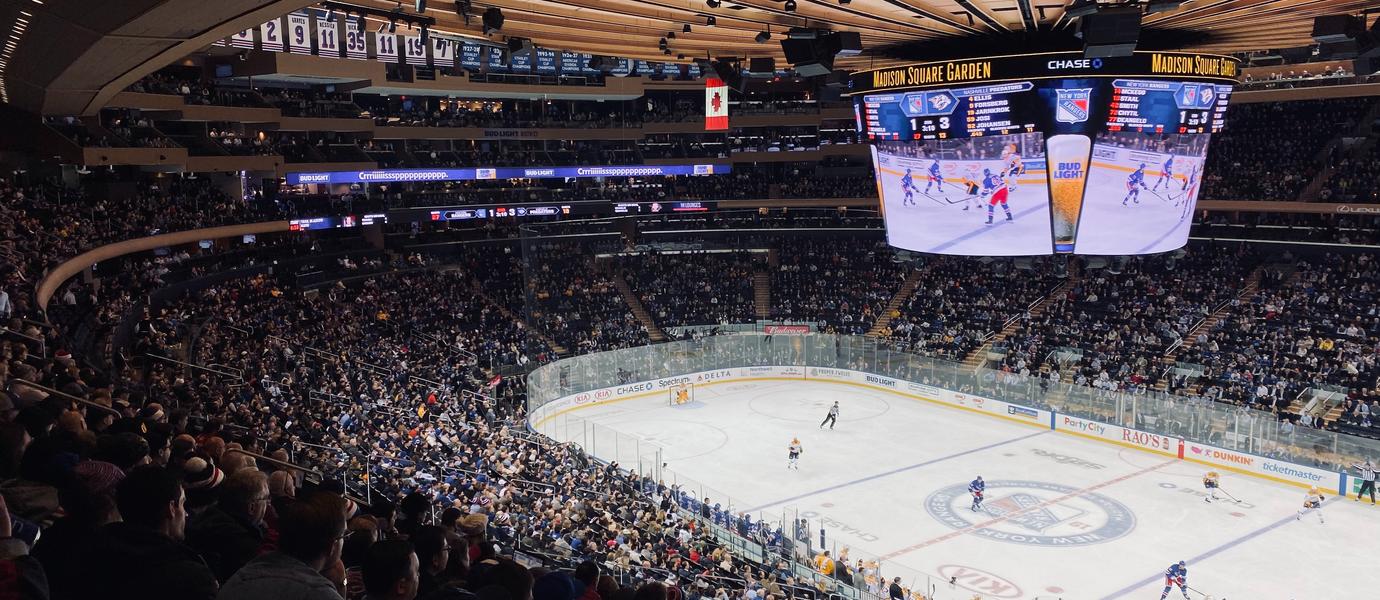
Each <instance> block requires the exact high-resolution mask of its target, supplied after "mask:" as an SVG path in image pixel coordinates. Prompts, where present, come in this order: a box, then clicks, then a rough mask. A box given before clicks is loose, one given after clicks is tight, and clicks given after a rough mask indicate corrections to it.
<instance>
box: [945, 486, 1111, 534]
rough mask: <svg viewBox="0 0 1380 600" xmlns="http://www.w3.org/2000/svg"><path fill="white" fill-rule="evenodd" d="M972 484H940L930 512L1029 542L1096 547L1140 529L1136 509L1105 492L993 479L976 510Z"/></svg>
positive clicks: (949, 522)
mask: <svg viewBox="0 0 1380 600" xmlns="http://www.w3.org/2000/svg"><path fill="white" fill-rule="evenodd" d="M971 504H972V499H971V497H970V496H969V495H968V484H966V483H960V484H957V485H951V486H949V487H946V488H943V489H940V490H939V491H936V492H935V493H933V494H930V496H929V497H928V498H926V499H925V512H927V513H929V515H930V516H931V517H933V518H934V519H935V520H937V521H939V522H940V523H943V524H944V525H945V526H947V527H950V528H952V529H957V530H962V531H964V532H965V534H967V535H972V536H978V537H982V538H987V539H990V540H993V541H997V542H1002V543H1007V544H1019V545H1024V546H1039V547H1045V548H1051V547H1069V546H1091V545H1094V544H1101V543H1104V542H1110V541H1112V540H1115V539H1118V538H1121V537H1125V536H1126V535H1127V534H1129V533H1131V531H1132V530H1134V529H1135V528H1136V517H1135V514H1134V513H1132V512H1131V509H1129V508H1127V507H1126V505H1124V504H1121V503H1120V502H1117V501H1115V500H1112V499H1111V498H1108V497H1106V496H1103V495H1101V494H1096V493H1089V492H1080V491H1079V490H1078V489H1076V488H1073V487H1071V486H1067V485H1059V484H1056V483H1045V482H1043V481H988V482H987V500H986V501H985V502H983V503H982V508H980V509H978V511H977V512H972V511H971V510H969V507H970V506H971Z"/></svg>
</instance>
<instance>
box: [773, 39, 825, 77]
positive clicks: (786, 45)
mask: <svg viewBox="0 0 1380 600" xmlns="http://www.w3.org/2000/svg"><path fill="white" fill-rule="evenodd" d="M826 44H827V42H826V43H825V44H822V43H820V40H818V39H813V40H811V39H790V38H787V39H784V40H781V51H782V52H784V53H785V54H786V62H789V63H791V65H792V66H794V67H795V72H796V73H798V74H800V76H801V77H817V76H819V75H828V74H829V72H830V71H833V70H834V55H833V54H832V53H830V52H828V51H827V50H826V49H825V48H824V46H825V45H826Z"/></svg>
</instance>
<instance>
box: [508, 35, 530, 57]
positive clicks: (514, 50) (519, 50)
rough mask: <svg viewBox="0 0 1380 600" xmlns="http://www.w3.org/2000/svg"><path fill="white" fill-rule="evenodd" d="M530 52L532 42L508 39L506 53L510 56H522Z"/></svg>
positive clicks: (525, 39) (523, 39)
mask: <svg viewBox="0 0 1380 600" xmlns="http://www.w3.org/2000/svg"><path fill="white" fill-rule="evenodd" d="M531 51H532V40H529V39H527V38H508V53H509V54H510V55H512V56H522V55H524V54H528V53H530V52H531Z"/></svg>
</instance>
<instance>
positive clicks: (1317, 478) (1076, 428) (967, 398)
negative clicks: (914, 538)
mask: <svg viewBox="0 0 1380 600" xmlns="http://www.w3.org/2000/svg"><path fill="white" fill-rule="evenodd" d="M783 379H787V380H789V379H798V380H801V381H816V382H821V383H837V384H845V385H855V386H861V387H865V388H871V389H875V390H882V391H887V392H891V393H893V394H896V395H898V396H901V397H905V398H909V399H912V400H919V401H923V402H930V403H933V404H939V405H943V406H948V407H950V408H956V409H959V410H963V411H967V412H971V413H977V414H981V415H984V416H987V417H995V418H1000V419H1005V420H1007V421H1013V422H1017V423H1022V424H1026V425H1030V426H1033V427H1039V428H1048V429H1051V430H1053V431H1055V432H1057V433H1063V434H1067V435H1074V436H1078V437H1082V438H1085V439H1092V440H1096V441H1101V442H1105V443H1109V444H1114V445H1118V446H1122V447H1128V448H1133V449H1137V450H1142V451H1145V452H1150V453H1153V454H1158V455H1162V456H1169V457H1175V458H1178V459H1181V460H1187V461H1191V462H1195V463H1200V464H1203V465H1206V466H1210V467H1216V468H1221V469H1225V470H1228V471H1232V472H1235V473H1241V474H1245V475H1251V476H1255V477H1259V478H1262V479H1268V480H1271V481H1276V482H1279V483H1285V484H1289V485H1295V486H1301V487H1309V486H1318V488H1319V489H1321V490H1323V491H1325V492H1327V493H1329V494H1336V493H1337V490H1344V489H1348V487H1347V481H1348V476H1347V475H1346V473H1341V472H1336V471H1328V470H1325V469H1319V468H1315V467H1309V466H1305V465H1299V464H1295V463H1290V462H1286V461H1282V460H1277V459H1273V458H1266V457H1262V456H1258V455H1254V454H1248V453H1244V452H1239V451H1236V450H1231V449H1227V448H1220V447H1217V446H1210V445H1207V444H1200V443H1197V442H1192V441H1188V440H1184V439H1181V438H1177V437H1172V436H1165V435H1161V434H1157V433H1150V432H1146V431H1141V430H1138V429H1132V428H1129V427H1122V426H1119V425H1113V424H1110V423H1104V422H1101V421H1095V420H1092V419H1084V418H1081V417H1075V416H1072V415H1065V414H1060V413H1058V412H1052V411H1048V410H1043V409H1038V408H1031V407H1027V406H1022V405H1020V404H1015V403H1011V402H1004V401H1001V400H993V399H991V398H985V397H982V396H977V395H974V394H967V393H961V392H954V391H951V390H946V389H943V388H938V387H935V386H932V385H926V384H921V383H915V382H910V381H904V380H900V379H895V378H892V377H886V376H884V375H877V374H873V373H867V372H863V371H854V370H850V369H836V368H825V367H800V366H755V367H733V368H726V369H715V370H711V371H700V372H696V373H688V374H685V375H678V376H674V377H662V378H659V379H650V380H646V381H638V382H630V383H626V384H622V385H617V386H612V387H605V388H600V389H596V390H589V391H585V392H579V393H576V394H570V395H568V396H563V397H560V398H557V399H555V400H553V401H551V402H548V403H546V404H545V405H543V406H541V407H539V408H537V409H535V410H533V411H532V412H531V413H530V414H529V415H528V417H527V426H528V428H529V429H530V430H532V431H534V432H540V431H541V430H542V427H544V426H545V425H546V424H547V423H548V422H549V421H551V420H552V419H554V418H556V417H557V416H560V415H563V414H568V413H573V412H576V411H579V410H581V409H583V408H588V407H591V406H595V405H602V404H608V403H613V402H622V401H627V400H634V399H638V398H647V397H651V396H655V395H657V394H660V393H665V392H666V390H668V389H669V388H671V387H674V386H678V385H683V384H686V383H691V384H694V385H697V386H710V385H717V384H719V383H729V382H744V381H753V380H759V381H766V380H770V381H779V380H783ZM1352 481H1353V482H1354V481H1355V480H1354V479H1353V480H1352ZM1354 489H1355V486H1352V488H1351V489H1350V490H1349V491H1351V492H1352V493H1353V494H1354Z"/></svg>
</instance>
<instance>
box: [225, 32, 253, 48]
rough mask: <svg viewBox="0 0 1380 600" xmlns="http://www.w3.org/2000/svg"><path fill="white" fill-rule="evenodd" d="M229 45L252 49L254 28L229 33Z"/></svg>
mask: <svg viewBox="0 0 1380 600" xmlns="http://www.w3.org/2000/svg"><path fill="white" fill-rule="evenodd" d="M230 45H231V46H233V47H235V48H249V49H250V50H253V49H254V30H253V29H246V30H244V31H237V32H235V33H232V34H230Z"/></svg>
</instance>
